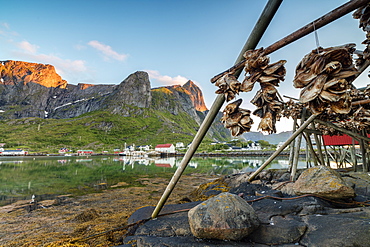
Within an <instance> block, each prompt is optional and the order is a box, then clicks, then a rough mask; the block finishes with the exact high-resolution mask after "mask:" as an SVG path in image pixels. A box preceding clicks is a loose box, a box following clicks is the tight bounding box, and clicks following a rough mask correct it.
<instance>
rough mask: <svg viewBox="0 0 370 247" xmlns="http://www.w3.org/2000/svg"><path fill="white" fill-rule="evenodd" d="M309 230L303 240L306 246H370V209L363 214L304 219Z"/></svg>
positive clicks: (310, 216)
mask: <svg viewBox="0 0 370 247" xmlns="http://www.w3.org/2000/svg"><path fill="white" fill-rule="evenodd" d="M303 219H304V221H305V222H306V224H307V226H308V229H307V232H306V234H305V235H304V236H303V238H302V239H301V242H300V243H302V244H303V245H305V246H310V247H339V246H363V247H365V246H370V209H369V208H365V209H364V211H363V212H355V213H344V214H335V215H309V216H305V217H303Z"/></svg>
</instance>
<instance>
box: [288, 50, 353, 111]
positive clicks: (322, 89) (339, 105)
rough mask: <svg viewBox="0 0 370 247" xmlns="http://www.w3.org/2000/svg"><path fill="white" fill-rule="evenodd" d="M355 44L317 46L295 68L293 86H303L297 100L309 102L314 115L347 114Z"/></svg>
mask: <svg viewBox="0 0 370 247" xmlns="http://www.w3.org/2000/svg"><path fill="white" fill-rule="evenodd" d="M354 46H355V45H354V44H349V45H345V46H340V47H329V48H326V49H324V48H322V47H319V48H317V49H315V50H312V51H311V52H310V53H309V54H307V55H306V56H304V58H303V59H302V60H301V62H300V63H299V64H298V66H297V68H296V75H295V77H294V80H293V85H294V87H296V88H303V89H302V91H301V94H300V98H299V102H301V103H303V104H306V103H307V104H308V108H309V110H310V111H311V112H312V113H313V114H320V113H323V112H324V111H326V110H327V111H330V112H331V111H332V112H335V113H339V114H348V113H349V111H350V109H351V98H350V95H349V91H350V89H351V88H352V87H353V86H352V81H353V80H354V79H355V75H357V74H358V71H357V69H356V68H355V66H354V64H353V59H352V54H353V51H354V50H355V49H354Z"/></svg>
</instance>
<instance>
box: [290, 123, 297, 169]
mask: <svg viewBox="0 0 370 247" xmlns="http://www.w3.org/2000/svg"><path fill="white" fill-rule="evenodd" d="M296 130H297V117H295V118H294V120H293V132H295V131H296ZM294 147H295V139H294V140H293V141H292V143H291V144H290V152H289V168H288V172H291V171H292V167H293V159H294Z"/></svg>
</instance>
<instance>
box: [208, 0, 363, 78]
mask: <svg viewBox="0 0 370 247" xmlns="http://www.w3.org/2000/svg"><path fill="white" fill-rule="evenodd" d="M368 2H369V1H368V0H352V1H349V2H347V3H345V4H343V5H342V6H339V7H338V8H336V9H334V10H332V11H330V12H329V13H327V14H325V15H323V16H321V17H320V18H318V19H316V20H314V21H313V22H311V23H309V24H307V25H306V26H304V27H302V28H300V29H298V30H297V31H295V32H293V33H291V34H289V35H288V36H286V37H285V38H282V39H281V40H279V41H277V42H275V43H273V44H272V45H270V46H268V47H266V49H265V50H264V54H265V55H267V54H270V53H272V52H274V51H277V50H278V49H280V48H282V47H284V46H286V45H288V44H290V43H292V42H294V41H296V40H298V39H300V38H302V37H304V36H306V35H307V34H310V33H312V32H313V31H314V30H317V29H319V28H321V27H323V26H325V25H327V24H329V23H331V22H333V21H335V20H336V19H339V18H340V17H342V16H344V15H346V14H348V13H350V12H352V11H353V10H355V9H357V8H359V7H361V6H363V5H365V4H367V3H368ZM244 63H245V60H243V61H241V62H240V63H238V64H236V65H234V66H233V67H231V68H230V69H228V70H226V71H224V72H222V73H220V74H218V75H216V76H214V77H213V78H212V79H211V82H215V81H217V79H218V78H220V77H221V76H222V75H224V74H225V73H227V72H228V71H232V70H238V69H240V68H242V67H243V66H244Z"/></svg>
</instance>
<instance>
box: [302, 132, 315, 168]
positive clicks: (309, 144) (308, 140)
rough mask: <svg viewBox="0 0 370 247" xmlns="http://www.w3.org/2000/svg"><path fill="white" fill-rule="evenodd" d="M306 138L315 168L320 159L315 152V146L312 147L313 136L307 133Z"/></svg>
mask: <svg viewBox="0 0 370 247" xmlns="http://www.w3.org/2000/svg"><path fill="white" fill-rule="evenodd" d="M304 137H305V139H306V143H307V147H308V148H309V149H310V153H311V156H312V159H313V164H314V166H317V159H318V158H317V155H316V153H315V150H314V149H313V145H312V141H311V136H310V134H308V133H307V132H305V135H304ZM307 168H308V167H307Z"/></svg>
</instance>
